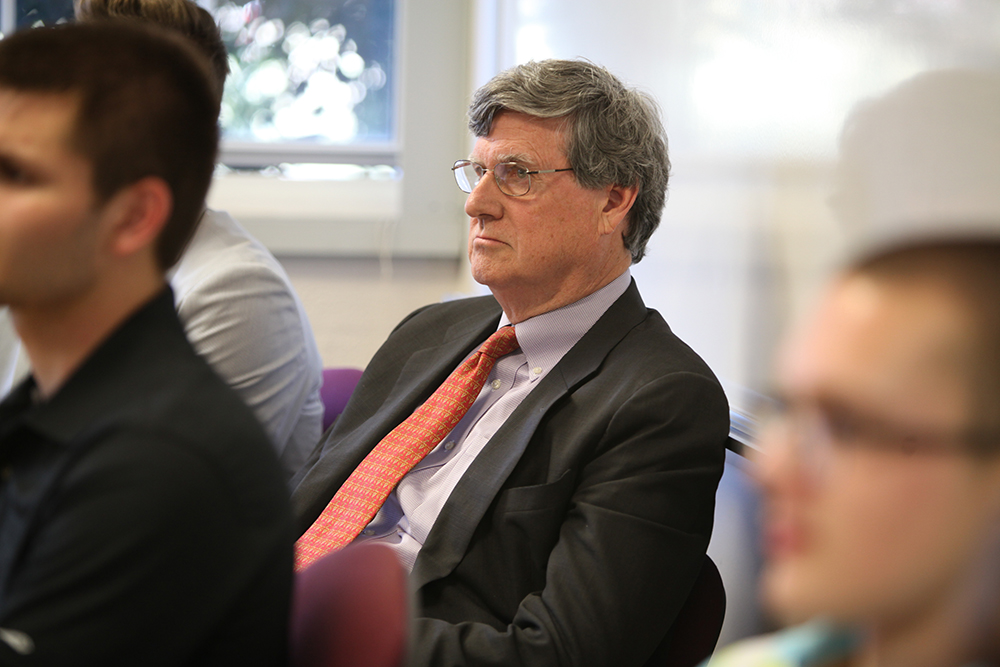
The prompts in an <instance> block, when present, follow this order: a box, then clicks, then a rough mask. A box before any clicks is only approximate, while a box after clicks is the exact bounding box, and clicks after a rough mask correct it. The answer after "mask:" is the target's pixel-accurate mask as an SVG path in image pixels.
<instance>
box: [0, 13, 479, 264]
mask: <svg viewBox="0 0 1000 667" xmlns="http://www.w3.org/2000/svg"><path fill="white" fill-rule="evenodd" d="M197 2H198V4H200V5H202V6H204V7H205V8H206V9H208V10H209V11H211V12H213V14H214V15H215V16H216V17H217V20H218V22H219V24H220V28H221V30H222V34H223V39H224V40H225V41H226V42H227V44H228V46H229V49H230V55H231V65H232V74H231V75H230V80H229V81H228V82H227V89H226V92H225V99H224V108H223V111H222V121H223V129H224V136H223V145H222V151H221V156H220V157H221V162H222V163H223V164H225V165H227V166H228V167H231V168H236V169H238V170H240V171H238V172H232V171H225V170H224V171H223V172H221V173H220V174H219V175H218V176H217V177H216V179H215V185H214V186H213V189H212V192H210V193H209V205H210V206H212V207H213V208H221V209H225V210H228V211H229V212H230V213H232V214H233V215H234V216H235V217H236V218H237V219H239V220H240V221H241V222H243V223H244V225H245V226H246V227H247V228H248V229H249V230H250V231H251V233H253V234H254V235H255V236H257V237H258V238H259V239H260V240H261V241H263V242H264V243H265V244H266V245H268V246H269V247H271V248H272V250H274V251H275V252H279V253H286V254H303V253H304V254H310V255H329V254H335V255H367V256H371V255H379V256H383V257H384V256H387V255H398V254H402V255H406V256H430V257H459V256H460V254H461V251H462V247H463V237H464V231H463V230H464V228H465V216H464V214H463V212H462V201H463V199H462V197H461V193H459V192H458V190H457V188H455V185H454V179H453V178H452V176H451V173H450V171H449V168H450V167H451V164H452V163H453V162H454V161H455V159H456V158H457V157H461V156H462V155H464V154H465V153H466V152H467V151H468V147H467V145H466V143H465V131H464V128H465V119H464V112H465V107H466V105H467V104H468V89H467V83H468V78H467V77H468V62H469V52H468V41H467V39H466V31H467V29H468V21H469V16H470V12H471V9H470V6H469V4H468V3H467V2H466V1H465V0H409V1H408V2H406V3H403V2H397V0H197ZM72 15H73V12H72V0H0V32H4V33H8V32H11V31H13V30H14V29H15V28H16V27H19V26H32V25H51V24H53V23H57V22H59V21H60V20H71V18H72ZM408 37H409V38H408ZM293 54H294V55H293ZM403 111H405V113H403ZM317 163H326V165H325V166H324V165H322V164H317ZM410 163H412V164H410ZM288 164H310V165H313V166H311V167H308V168H305V167H293V168H291V169H290V168H289V167H288V166H287V165H288ZM262 167H268V169H267V170H265V171H260V168H262ZM274 167H279V168H278V169H275V168H274ZM387 167H388V169H387ZM247 168H249V169H251V170H254V171H246V169H247ZM403 211H405V212H406V215H403Z"/></svg>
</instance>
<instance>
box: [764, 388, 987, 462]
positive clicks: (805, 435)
mask: <svg viewBox="0 0 1000 667" xmlns="http://www.w3.org/2000/svg"><path fill="white" fill-rule="evenodd" d="M764 412H766V413H768V414H767V415H766V416H765V417H764V419H763V421H764V424H765V426H764V432H765V434H766V435H765V436H764V438H763V440H765V441H767V440H771V439H775V440H782V441H784V442H788V443H793V444H794V445H795V446H796V449H797V450H798V452H799V455H800V456H801V457H802V460H803V461H804V462H806V463H807V465H809V466H810V467H812V468H817V469H822V468H824V467H825V464H826V462H827V461H828V460H829V459H830V457H831V455H832V453H833V452H834V451H836V450H838V449H869V450H881V451H895V452H900V453H903V454H910V455H916V454H924V455H928V454H930V455H947V454H960V453H967V454H973V455H977V454H979V455H986V456H990V455H991V454H992V453H995V452H996V451H998V447H997V443H1000V433H997V432H996V431H994V430H989V429H978V430H954V431H941V430H933V431H932V430H928V429H922V428H915V427H906V426H903V425H899V424H894V423H890V422H888V421H883V420H881V419H879V418H877V417H874V416H870V415H862V414H857V413H855V412H853V411H850V410H848V409H846V408H840V407H837V406H821V405H814V404H809V405H789V404H786V403H784V402H781V401H776V402H775V403H774V404H772V405H770V406H768V407H767V408H766V409H765V410H764ZM764 451H765V452H766V451H767V447H766V444H765V447H764Z"/></svg>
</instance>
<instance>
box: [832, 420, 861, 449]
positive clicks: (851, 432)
mask: <svg viewBox="0 0 1000 667" xmlns="http://www.w3.org/2000/svg"><path fill="white" fill-rule="evenodd" d="M826 423H827V428H829V430H830V435H831V436H832V437H833V439H834V440H836V441H837V442H839V443H842V444H845V445H851V444H856V443H857V442H858V440H860V439H861V438H862V437H864V435H865V429H864V426H863V425H862V423H861V421H860V420H858V419H857V418H855V417H852V416H851V415H847V414H843V413H835V414H828V415H827V416H826Z"/></svg>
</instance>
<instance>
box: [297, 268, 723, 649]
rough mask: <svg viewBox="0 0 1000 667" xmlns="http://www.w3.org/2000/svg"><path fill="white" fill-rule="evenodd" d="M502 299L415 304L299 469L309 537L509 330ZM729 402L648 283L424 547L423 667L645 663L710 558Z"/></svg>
mask: <svg viewBox="0 0 1000 667" xmlns="http://www.w3.org/2000/svg"><path fill="white" fill-rule="evenodd" d="M500 314H501V310H500V307H499V305H498V304H497V302H496V301H495V300H494V299H493V298H492V297H482V298H476V299H467V300H461V301H453V302H450V303H443V304H437V305H434V306H430V307H427V308H425V309H422V310H420V311H417V312H416V313H414V314H412V315H410V316H409V317H408V318H407V319H406V320H404V321H403V322H402V323H401V324H400V325H399V326H398V327H397V328H396V329H395V331H393V333H392V334H391V335H390V336H389V338H388V340H386V342H385V344H384V345H383V346H382V348H381V349H380V350H379V351H378V353H377V354H376V355H375V357H374V358H373V359H372V361H371V364H370V365H369V366H368V368H367V369H366V371H365V374H364V376H363V377H362V378H361V381H360V383H359V384H358V387H357V389H356V390H355V393H354V395H353V396H352V398H351V400H350V402H349V403H348V405H347V407H346V408H345V410H344V412H343V414H342V415H341V416H340V417H339V419H338V420H337V422H336V424H335V425H334V427H333V428H332V429H331V431H330V432H329V433H328V435H327V438H326V440H325V442H324V443H323V445H322V447H321V448H319V449H317V451H316V452H314V455H313V459H312V461H310V463H309V464H307V466H306V468H304V469H303V471H302V472H301V473H300V474H299V475H298V476H297V477H296V479H295V480H293V486H294V488H295V491H294V493H293V498H292V502H293V510H294V512H295V514H296V517H297V520H298V522H299V530H300V531H305V530H306V529H307V528H308V526H309V525H310V524H311V523H312V522H313V521H314V520H315V519H316V517H317V516H319V514H320V512H322V510H323V508H324V507H325V506H326V504H327V502H329V500H330V498H332V497H333V494H334V492H335V491H336V490H337V488H339V486H340V485H341V484H342V483H343V482H344V480H345V479H346V478H347V476H348V475H350V473H351V471H352V470H353V469H354V468H355V467H356V466H357V465H358V463H360V461H361V460H362V459H363V458H364V456H365V455H366V454H367V453H368V452H369V451H370V450H371V449H372V448H373V447H374V446H375V445H376V444H377V443H378V441H379V440H380V439H381V438H382V437H383V436H385V435H386V434H387V433H388V432H389V431H390V430H392V428H394V427H395V426H396V425H397V424H399V423H400V422H401V421H403V420H404V419H405V418H406V417H407V416H409V414H410V413H411V412H412V411H413V410H414V409H415V408H416V407H417V406H418V405H420V404H421V402H423V401H424V400H425V399H426V398H427V397H428V396H429V395H430V394H431V393H432V392H433V391H434V389H435V388H437V386H438V385H440V384H441V382H443V381H444V379H445V378H446V377H447V376H448V374H449V373H450V372H451V371H452V370H453V369H454V368H455V367H456V366H457V365H458V364H459V363H461V361H462V359H463V358H464V357H465V356H466V355H467V354H469V353H470V352H471V351H472V350H473V349H475V347H476V346H477V345H479V344H480V343H482V342H483V341H484V340H485V339H486V338H487V337H488V336H489V335H490V334H491V333H492V332H493V331H495V330H496V326H497V323H498V321H499V317H500ZM728 428H729V417H728V406H727V403H726V398H725V395H724V394H723V392H722V389H721V387H720V386H719V383H718V381H717V380H716V379H715V376H714V375H713V374H712V372H711V371H710V370H709V369H708V367H707V366H706V365H705V363H704V362H703V361H702V360H701V359H700V358H699V357H698V356H697V355H696V354H695V353H694V352H693V351H692V350H691V349H690V348H688V347H687V346H686V345H685V344H684V343H683V342H681V341H680V339H678V338H677V337H676V336H674V335H673V334H672V333H671V331H670V329H669V327H668V326H667V324H666V323H665V322H664V321H663V319H662V318H661V317H660V315H659V314H658V313H657V312H656V311H653V310H647V309H646V307H645V305H644V304H643V302H642V299H641V298H640V296H639V292H638V290H637V289H636V286H635V283H634V282H633V283H632V284H631V286H630V287H629V288H628V290H626V292H625V293H624V294H623V295H622V296H621V297H620V298H619V299H618V300H617V301H616V302H615V303H614V304H613V305H612V306H611V308H609V309H608V311H607V312H606V313H605V314H604V315H603V316H602V317H601V318H600V319H599V320H598V321H597V323H596V324H595V325H594V326H593V328H591V330H590V331H589V332H587V334H586V335H584V337H583V338H582V339H581V340H580V341H579V343H577V344H576V345H575V346H574V347H573V348H572V349H571V350H570V351H569V352H568V353H567V354H566V356H564V357H563V359H562V360H561V361H560V362H559V363H558V364H557V365H556V367H555V368H553V369H552V371H551V372H550V373H549V374H548V375H547V376H546V377H545V378H544V379H543V380H542V381H541V382H540V383H539V385H538V386H537V387H535V389H534V390H533V391H532V392H531V394H530V395H529V396H528V397H527V398H526V399H525V400H524V402H523V403H522V404H521V405H520V406H519V407H518V408H517V410H515V412H514V413H513V414H512V415H511V416H510V417H509V418H508V419H507V421H506V422H505V423H504V425H503V426H502V427H501V428H500V430H499V431H497V433H496V434H495V435H494V436H493V438H492V439H491V440H490V442H489V443H488V444H487V446H486V447H485V448H484V449H483V451H482V453H481V454H480V455H479V456H478V457H477V459H476V460H475V462H474V463H473V464H472V466H471V467H470V468H469V470H468V471H467V472H466V474H465V476H464V477H463V478H462V480H461V481H460V482H459V484H458V485H457V486H456V488H455V490H454V492H453V493H452V494H451V496H450V497H449V499H448V501H447V502H446V503H445V505H444V508H443V509H442V511H441V514H440V516H439V517H438V519H437V522H436V523H435V524H434V527H433V528H432V530H431V532H430V534H429V535H428V537H427V541H426V543H425V544H424V546H423V548H422V549H421V551H420V554H419V555H418V557H417V561H416V564H415V565H414V568H413V572H412V575H411V580H412V583H413V585H414V587H415V588H416V590H417V591H418V594H419V600H418V605H419V610H418V617H419V618H418V619H417V621H416V627H415V633H414V651H413V662H414V664H415V665H538V666H541V665H641V664H643V662H644V661H645V660H646V659H647V658H648V657H649V655H650V654H651V653H652V651H653V649H654V648H655V647H656V645H657V644H658V643H659V642H660V640H661V639H663V637H664V635H665V634H666V633H667V631H668V629H669V627H670V625H671V623H672V622H673V619H674V617H675V616H676V614H677V612H678V610H679V609H680V607H681V605H682V604H683V603H684V600H685V598H686V597H687V594H688V591H689V590H690V588H691V586H692V584H693V583H694V579H695V577H696V576H697V574H698V571H699V568H700V566H701V563H702V557H703V554H704V553H705V549H706V547H707V545H708V540H709V536H710V533H711V529H712V515H713V509H714V503H715V500H714V498H715V489H716V486H717V484H718V481H719V477H720V476H721V474H722V467H723V460H724V449H725V442H726V436H727V433H728Z"/></svg>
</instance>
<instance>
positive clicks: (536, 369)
mask: <svg viewBox="0 0 1000 667" xmlns="http://www.w3.org/2000/svg"><path fill="white" fill-rule="evenodd" d="M531 372H532V373H533V374H534V375H541V374H542V367H541V366H535V367H534V368H532V369H531Z"/></svg>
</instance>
